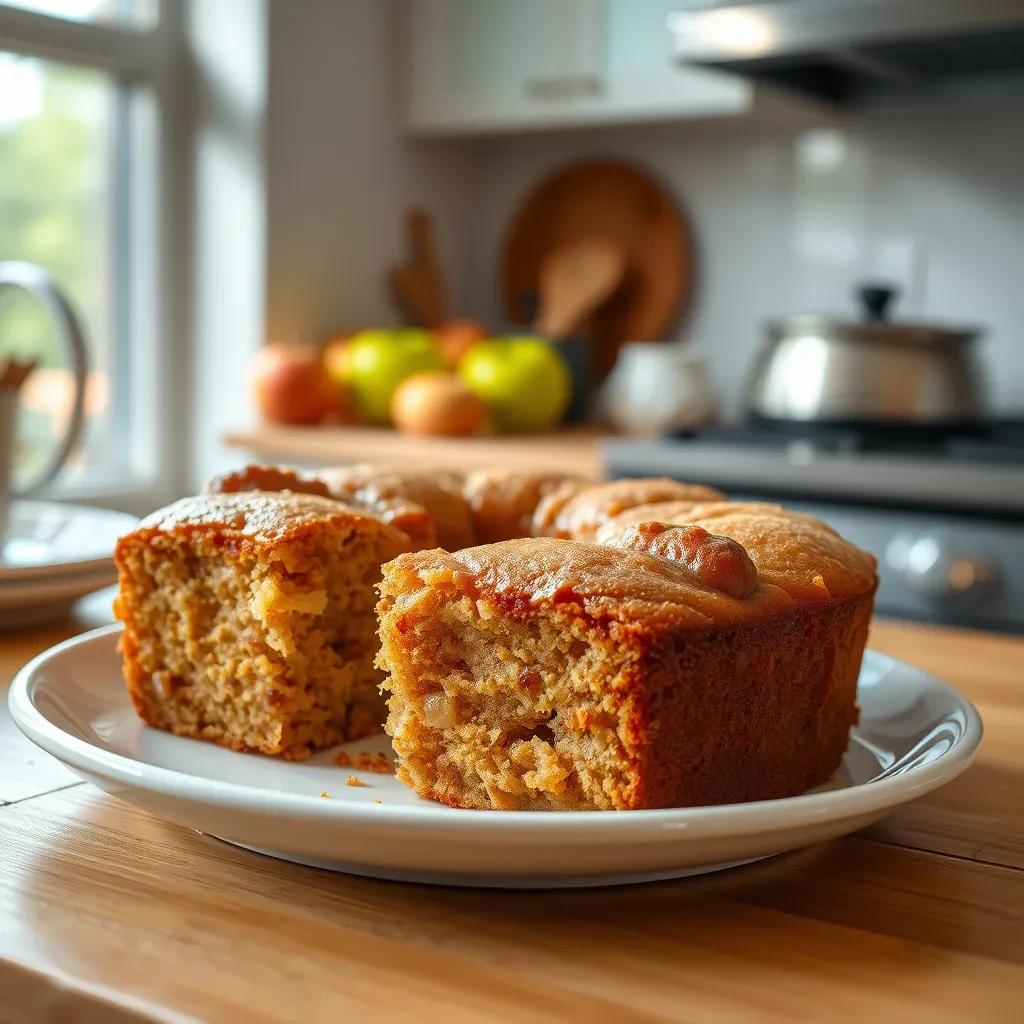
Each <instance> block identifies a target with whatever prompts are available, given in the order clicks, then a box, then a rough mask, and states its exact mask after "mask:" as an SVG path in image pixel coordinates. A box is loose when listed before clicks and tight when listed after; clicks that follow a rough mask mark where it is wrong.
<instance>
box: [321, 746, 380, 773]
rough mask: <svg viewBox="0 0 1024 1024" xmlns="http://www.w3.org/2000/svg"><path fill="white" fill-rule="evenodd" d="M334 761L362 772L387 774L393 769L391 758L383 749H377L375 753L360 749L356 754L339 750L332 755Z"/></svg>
mask: <svg viewBox="0 0 1024 1024" xmlns="http://www.w3.org/2000/svg"><path fill="white" fill-rule="evenodd" d="M334 763H335V764H337V765H342V766H344V767H346V768H359V769H361V770H362V771H364V772H377V773H378V774H379V775H389V774H390V773H391V772H393V771H394V770H395V769H394V765H393V764H392V763H391V758H390V757H389V756H388V755H387V753H386V752H385V751H383V750H378V751H377V752H376V753H370V752H369V751H361V752H360V753H358V754H349V753H346V752H345V751H344V750H339V751H338V753H337V754H335V755H334Z"/></svg>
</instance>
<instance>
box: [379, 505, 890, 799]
mask: <svg viewBox="0 0 1024 1024" xmlns="http://www.w3.org/2000/svg"><path fill="white" fill-rule="evenodd" d="M711 522H714V520H711ZM738 523H739V521H738ZM740 525H742V526H743V529H744V532H745V536H746V537H747V538H748V539H749V546H748V547H745V546H743V545H741V544H740V543H738V542H737V541H735V540H732V539H730V538H729V537H727V536H720V535H715V534H712V533H710V532H709V529H710V528H709V529H705V528H703V527H701V526H699V525H689V526H670V525H663V524H659V523H639V524H632V525H631V526H629V527H627V528H626V529H625V530H624V531H623V533H622V534H621V535H618V536H615V537H612V538H609V543H608V544H606V545H597V544H590V543H580V542H572V541H564V540H558V539H553V538H532V539H525V540H517V541H508V542H505V543H500V544H492V545H486V546H483V547H476V548H469V549H466V550H463V551H459V552H456V553H454V554H448V553H446V552H442V551H436V550H435V551H421V552H417V553H415V554H404V555H402V556H401V557H399V558H397V559H396V560H395V561H393V562H391V563H389V564H388V565H386V566H385V567H384V577H383V580H382V582H381V586H380V590H381V600H380V603H379V605H378V613H379V616H380V637H381V644H382V647H381V654H380V661H379V664H380V665H381V667H383V668H384V669H385V670H386V671H387V672H388V679H387V681H386V683H385V687H386V689H387V690H389V692H390V697H389V701H388V707H389V714H388V719H387V723H386V731H387V732H388V734H389V735H390V736H391V738H392V742H393V746H394V749H395V752H396V754H397V755H398V759H399V760H398V766H397V771H398V775H399V777H400V778H401V779H402V780H403V781H404V782H406V783H407V784H408V785H410V786H411V787H413V788H414V789H415V790H416V792H417V793H419V794H420V795H421V796H424V797H429V798H431V799H434V800H439V801H441V802H443V803H446V804H450V805H452V806H458V807H468V808H494V809H638V808H652V807H670V806H683V805H697V804H710V803H726V802H733V801H744V800H759V799H768V798H772V797H783V796H790V795H794V794H797V793H801V792H803V791H805V790H806V789H808V788H809V787H812V786H815V785H817V784H819V783H821V782H823V781H825V780H826V779H827V778H828V777H829V776H830V775H831V774H832V772H834V771H835V769H836V768H837V766H838V765H839V762H840V760H841V758H842V755H843V752H844V750H845V747H846V743H847V736H848V733H849V730H850V727H851V725H852V724H853V723H854V722H855V721H856V705H855V694H856V684H857V675H858V670H859V666H860V660H861V655H862V652H863V649H864V643H865V638H866V635H867V626H868V620H869V618H870V615H871V607H872V596H873V593H874V589H875V585H876V578H875V569H874V561H873V559H872V558H871V556H870V555H868V554H866V553H865V552H862V551H860V550H859V549H857V548H855V547H853V546H852V545H850V544H847V543H846V542H845V541H843V540H842V539H841V538H839V537H838V535H836V534H835V533H834V532H833V531H831V530H829V529H828V528H827V527H824V526H823V525H822V526H821V527H820V530H817V531H815V532H813V535H812V534H810V533H807V532H803V533H800V532H798V533H797V534H795V535H794V539H793V544H792V545H791V546H790V547H789V548H787V540H786V537H787V533H786V531H787V530H788V528H789V527H788V525H787V521H786V520H784V519H773V520H771V521H768V522H766V523H761V525H760V526H759V525H758V520H757V518H756V516H754V517H753V518H752V519H749V520H747V521H744V522H743V523H742V524H740ZM737 528H739V525H738V526H737ZM800 529H801V530H803V529H804V527H803V525H802V524H801V525H800ZM722 532H725V531H722ZM808 543H809V547H808V549H807V550H806V551H805V552H804V553H803V554H802V555H801V554H800V553H799V552H796V551H795V550H794V549H795V548H796V546H797V545H800V544H808ZM787 550H789V551H790V553H793V554H795V555H796V556H797V557H796V567H795V569H794V573H795V576H794V579H793V581H792V583H793V586H792V588H789V589H787V588H786V587H784V586H780V585H779V581H778V578H776V580H775V582H768V581H766V580H765V579H763V578H761V575H760V573H759V571H758V568H757V562H758V559H759V558H760V557H761V556H762V555H763V556H764V558H765V560H766V561H767V563H769V564H770V566H771V568H772V570H773V572H774V571H775V570H777V569H778V567H779V566H780V565H781V564H782V563H783V562H784V561H785V554H786V552H787ZM776 576H777V574H776ZM783 582H785V580H783ZM805 584H806V585H805ZM790 589H791V590H792V592H790Z"/></svg>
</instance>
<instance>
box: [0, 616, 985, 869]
mask: <svg viewBox="0 0 1024 1024" xmlns="http://www.w3.org/2000/svg"><path fill="white" fill-rule="evenodd" d="M119 630H120V627H119V626H107V627H104V628H103V629H98V630H95V631H93V632H91V633H87V634H85V635H83V636H80V637H77V638H75V639H73V640H69V641H67V642H66V643H63V644H59V645H58V646H56V647H54V648H52V649H51V650H49V651H47V652H45V653H44V654H41V655H40V656H39V657H38V658H36V659H35V660H34V661H32V662H30V663H29V664H28V665H26V666H25V668H23V669H22V670H21V672H20V673H19V674H18V676H17V678H16V679H15V681H14V684H13V686H12V688H11V694H10V706H11V713H12V714H13V716H14V720H15V721H16V722H17V723H18V725H19V726H20V728H21V729H22V731H23V732H24V733H25V734H26V735H27V736H28V737H29V738H30V739H32V740H34V741H35V742H36V743H38V744H39V746H41V747H42V748H43V749H44V750H47V751H49V752H50V753H51V754H53V755H54V756H55V757H58V758H59V759H60V760H61V761H63V762H64V763H65V764H67V765H68V766H69V767H70V768H72V769H73V770H74V771H76V772H77V773H78V774H79V775H81V776H82V777H83V778H85V779H87V780H89V781H90V782H93V783H95V784H96V785H97V786H99V787H100V788H101V789H104V790H106V791H107V792H109V793H112V794H114V795H115V796H118V797H121V798H123V799H125V800H128V801H130V802H132V803H135V804H138V805H139V806H141V807H144V808H146V809H147V810H150V811H153V812H154V813H156V814H158V815H161V816H163V817H165V818H168V819H170V820H172V821H176V822H178V823H179V824H182V825H185V826H188V827H190V828H194V829H198V830H199V831H201V832H207V833H209V834H211V835H214V836H218V837H220V838H222V839H225V840H227V841H229V842H232V843H237V844H239V845H242V846H246V847H249V848H252V849H256V850H259V851H260V852H263V853H268V854H270V855H272V856H275V857H281V858H284V859H286V860H294V861H298V862H300V863H304V864H314V865H316V866H318V867H326V868H331V869H334V870H338V871H348V872H352V873H355V874H362V875H372V876H375V877H380V878H392V879H399V880H408V881H417V882H434V883H442V884H450V885H480V886H522V887H546V886H582V885H609V884H618V883H623V882H636V881H646V880H652V879H660V878H673V877H678V876H681V875H687V874H695V873H698V872H703V871H713V870H716V869H719V868H723V867H730V866H733V865H735V864H738V863H744V862H746V861H750V860H754V859H757V858H760V857H768V856H771V855H772V854H776V853H782V852H783V851H785V850H792V849H795V848H796V847H799V846H805V845H807V844H809V843H815V842H819V841H821V840H824V839H831V838H833V837H835V836H839V835H843V834H844V833H847V832H852V831H853V830H855V829H859V828H863V827H864V826H865V825H869V824H871V822H873V821H876V820H877V819H878V818H880V817H882V815H884V814H885V813H886V812H887V811H890V810H892V808H894V807H897V806H899V805H900V804H904V803H907V802H908V801H910V800H913V799H915V798H917V797H919V796H922V795H923V794H925V793H927V792H929V791H930V790H933V789H935V788H936V787H937V786H941V785H942V784H943V783H946V782H949V781H950V780H951V779H953V778H955V777H956V776H957V775H959V774H960V773H961V772H962V771H963V770H964V769H965V768H966V767H967V766H968V765H969V764H970V762H971V760H972V759H973V757H974V754H975V751H976V750H977V748H978V744H979V742H980V740H981V720H980V719H979V717H978V714H977V712H976V711H975V710H974V708H973V707H972V706H971V705H970V703H969V702H968V701H966V700H965V699H964V698H963V697H962V696H960V694H958V693H957V692H956V691H954V690H952V689H950V687H948V686H946V685H945V684H943V683H941V682H939V681H938V680H936V679H933V678H932V677H930V676H928V675H926V674H925V673H923V672H920V671H918V670H917V669H914V668H911V667H910V666H908V665H904V664H901V663H900V662H897V661H893V660H892V659H891V658H888V657H886V656H884V655H881V654H876V653H874V652H870V651H869V652H868V653H867V655H866V656H865V660H864V667H863V669H862V671H861V677H860V688H859V697H858V699H859V702H860V706H861V724H860V726H859V727H858V728H857V730H856V732H855V733H854V735H853V738H852V742H851V745H850V750H849V751H848V753H847V755H846V759H845V761H844V764H843V767H842V768H841V769H840V771H839V772H838V773H837V775H836V777H835V778H834V779H833V780H832V781H831V782H830V783H829V784H828V785H827V786H824V787H822V788H821V790H819V791H815V792H814V793H809V794H805V795H803V796H798V797H792V798H790V799H786V800H766V801H761V802H758V803H748V804H731V805H722V806H716V807H694V808H678V809H670V810H657V811H607V812H594V811H590V812H587V811H576V812H532V813H531V812H503V811H463V810H455V809H452V808H449V807H444V806H441V805H440V804H434V803H430V802H428V801H425V800H421V799H419V798H418V797H417V796H415V794H413V793H412V792H411V791H410V790H408V789H406V788H405V787H404V786H403V785H402V784H401V783H399V782H398V781H397V779H395V778H394V777H393V776H391V775H375V774H372V773H369V772H360V771H355V770H353V769H352V768H347V767H338V766H335V765H334V764H332V763H331V762H332V756H331V752H324V753H322V754H320V755H318V756H317V757H316V758H314V759H313V760H312V761H309V762H306V763H304V764H293V763H288V762H284V761H279V760H276V759H274V758H269V757H263V756H260V755H257V754H238V753H234V752H232V751H229V750H223V749H221V748H219V747H215V746H212V745H210V744H206V743H201V742H199V741H196V740H188V739H182V738H180V737H176V736H170V735H168V734H166V733H162V732H159V731H157V730H154V729H150V728H147V727H146V726H143V725H142V724H141V723H140V722H139V720H138V719H137V718H136V717H135V715H134V713H133V712H132V710H131V708H130V706H129V704H128V699H127V697H126V695H125V691H124V687H123V685H122V682H121V671H120V662H119V657H118V655H117V652H116V643H117V634H118V632H119ZM386 744H387V740H386V737H384V736H383V735H382V736H379V737H377V738H375V739H370V740H363V741H361V742H359V743H354V744H348V745H347V746H346V749H347V750H349V751H356V750H373V751H377V750H381V749H385V748H386ZM351 775H355V776H357V777H358V778H360V779H361V780H362V781H363V782H364V783H365V786H363V787H359V788H352V787H349V786H347V785H346V784H345V780H346V779H347V778H348V777H349V776H351ZM324 791H326V792H327V793H329V794H330V795H329V797H328V798H322V797H321V796H320V795H319V794H320V793H321V792H324Z"/></svg>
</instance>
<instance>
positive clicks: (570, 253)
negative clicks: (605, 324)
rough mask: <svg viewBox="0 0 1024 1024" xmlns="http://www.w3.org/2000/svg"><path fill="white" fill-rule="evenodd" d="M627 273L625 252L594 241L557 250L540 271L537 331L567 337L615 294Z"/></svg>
mask: <svg viewBox="0 0 1024 1024" xmlns="http://www.w3.org/2000/svg"><path fill="white" fill-rule="evenodd" d="M625 273H626V257H625V255H624V253H623V251H622V249H621V248H620V247H619V246H618V245H616V244H615V243H614V242H610V241H608V240H606V239H600V238H592V239H585V240H583V241H580V242H575V243H572V244H569V245H563V246H560V247H559V248H557V249H555V250H554V251H553V252H552V253H551V255H550V256H548V258H547V259H546V260H545V261H544V264H543V265H542V266H541V268H540V311H539V313H538V316H537V330H538V331H539V332H540V333H541V334H543V335H546V336H547V337H548V338H551V339H552V340H555V341H557V340H559V339H560V338H564V337H566V335H568V334H570V333H571V332H572V331H573V330H575V329H576V328H577V327H579V325H580V324H581V323H583V321H584V320H586V318H587V316H588V315H589V314H590V313H592V312H593V311H594V310H595V309H597V308H598V307H599V306H600V305H601V303H602V302H604V301H605V299H607V298H608V296H609V295H611V294H612V292H613V291H615V289H616V287H617V286H618V284H619V282H620V281H621V280H622V278H623V276H624V275H625Z"/></svg>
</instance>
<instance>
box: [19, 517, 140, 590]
mask: <svg viewBox="0 0 1024 1024" xmlns="http://www.w3.org/2000/svg"><path fill="white" fill-rule="evenodd" d="M137 523H138V520H137V519H136V518H135V517H134V516H130V515H128V514H127V513H125V512H113V511H111V510H110V509H106V508H92V507H91V506H89V505H69V504H65V503H63V502H57V501H15V502H14V503H13V504H12V506H11V515H10V522H9V524H8V527H7V535H6V537H5V538H4V540H3V546H2V549H0V584H6V583H8V582H13V581H15V580H17V581H24V580H29V579H31V580H38V579H40V578H41V577H48V576H67V575H69V574H71V573H84V572H91V571H95V570H99V569H102V568H106V567H109V566H110V560H111V558H112V557H113V554H114V545H115V544H116V543H117V538H118V537H120V536H121V535H122V534H125V533H129V532H130V531H131V530H133V529H135V526H136V524H137ZM101 585H102V584H97V586H101Z"/></svg>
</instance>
